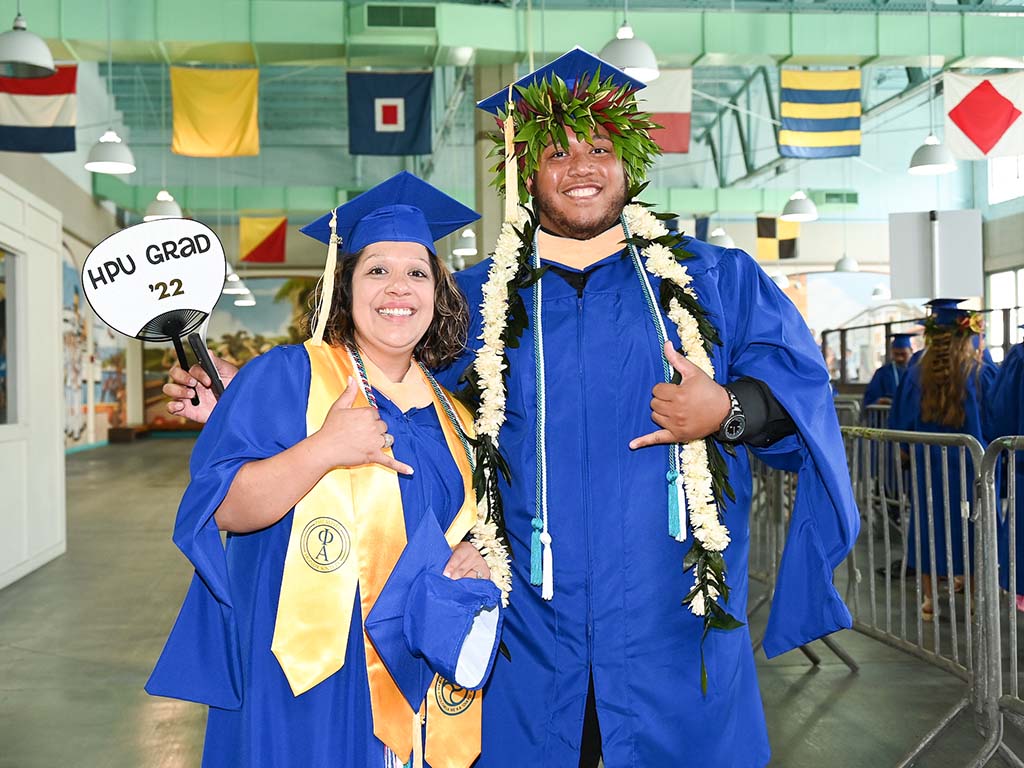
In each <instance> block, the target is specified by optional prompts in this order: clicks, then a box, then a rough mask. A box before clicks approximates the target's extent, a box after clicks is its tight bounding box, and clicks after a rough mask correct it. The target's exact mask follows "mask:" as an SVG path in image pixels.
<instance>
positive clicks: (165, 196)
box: [142, 189, 181, 221]
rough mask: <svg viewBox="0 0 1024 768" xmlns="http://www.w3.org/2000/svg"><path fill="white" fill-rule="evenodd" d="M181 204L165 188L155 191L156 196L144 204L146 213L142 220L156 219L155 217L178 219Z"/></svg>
mask: <svg viewBox="0 0 1024 768" xmlns="http://www.w3.org/2000/svg"><path fill="white" fill-rule="evenodd" d="M180 218H181V206H180V205H178V203H177V202H175V200H174V197H173V196H172V195H171V193H170V192H168V191H167V190H166V189H161V190H160V191H159V192H157V193H156V198H154V200H153V202H151V203H150V204H149V205H148V206H146V215H145V216H143V217H142V220H143V221H156V220H157V219H180Z"/></svg>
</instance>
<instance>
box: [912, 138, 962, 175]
mask: <svg viewBox="0 0 1024 768" xmlns="http://www.w3.org/2000/svg"><path fill="white" fill-rule="evenodd" d="M955 170H956V158H954V157H953V153H952V152H950V151H949V148H948V147H947V146H946V145H944V144H943V143H942V142H941V141H939V140H938V139H937V138H936V137H935V135H934V134H931V133H929V134H928V138H927V139H925V140H924V144H922V145H921V146H920V147H918V148H917V149H916V150H914V155H913V157H911V158H910V168H908V169H907V172H908V173H911V174H913V175H914V176H939V175H940V174H943V173H952V172H953V171H955Z"/></svg>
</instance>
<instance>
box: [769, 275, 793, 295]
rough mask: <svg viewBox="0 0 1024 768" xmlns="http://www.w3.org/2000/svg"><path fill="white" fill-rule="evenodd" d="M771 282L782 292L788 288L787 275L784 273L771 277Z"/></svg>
mask: <svg viewBox="0 0 1024 768" xmlns="http://www.w3.org/2000/svg"><path fill="white" fill-rule="evenodd" d="M772 282H773V283H775V284H776V285H777V286H779V288H781V289H782V290H783V291H784V290H786V289H787V288H789V286H790V282H789V275H787V274H786V273H785V272H780V273H779V274H777V275H772Z"/></svg>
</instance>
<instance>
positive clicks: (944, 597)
mask: <svg viewBox="0 0 1024 768" xmlns="http://www.w3.org/2000/svg"><path fill="white" fill-rule="evenodd" d="M842 431H843V438H844V442H845V444H846V450H847V460H848V463H849V467H850V477H851V480H852V482H853V488H854V494H855V498H856V502H857V505H858V507H859V509H860V514H861V518H862V527H861V533H860V536H859V538H858V541H857V543H856V545H855V547H854V549H853V551H852V552H851V553H850V556H849V557H848V559H847V562H846V566H847V567H846V569H840V571H839V572H838V573H837V587H838V588H839V589H840V591H841V592H844V594H845V598H846V602H847V605H848V606H849V608H850V611H851V613H852V615H853V619H854V630H855V631H857V632H859V633H861V634H863V635H866V636H868V637H871V638H873V639H875V640H877V641H879V642H882V643H885V644H887V645H889V646H891V647H893V648H896V649H898V650H900V651H902V652H905V653H907V654H910V655H912V656H914V657H916V658H919V659H921V660H923V661H925V662H928V663H930V664H932V665H934V666H936V667H938V668H940V669H943V670H945V671H947V672H949V673H950V674H951V675H953V676H954V677H955V678H956V679H959V680H960V681H961V684H962V695H961V697H960V700H959V701H958V702H957V703H956V705H955V706H954V707H953V708H952V709H951V710H950V711H949V712H947V713H946V714H945V715H944V716H943V717H942V718H941V719H940V720H939V721H938V722H937V723H936V724H935V726H934V727H933V728H932V729H931V730H930V731H929V732H928V733H927V734H925V735H924V736H923V738H922V739H921V740H920V742H919V743H918V744H917V745H916V746H915V747H914V749H912V750H911V751H910V752H909V753H908V754H907V755H906V756H905V757H904V758H903V759H902V760H901V761H900V762H899V763H897V765H898V766H899V767H900V768H904V767H905V766H910V765H913V764H914V763H915V761H916V760H917V759H918V757H919V756H920V755H921V754H922V753H923V752H924V751H925V750H926V749H927V748H928V747H930V746H931V745H932V744H933V743H934V742H935V740H936V739H937V738H938V737H939V736H940V735H941V734H942V732H943V731H944V730H945V729H946V728H947V727H948V726H949V725H950V724H952V723H953V722H954V721H955V720H956V719H957V718H958V717H959V716H961V715H962V714H963V713H965V712H967V711H968V710H971V709H973V712H974V719H975V724H976V726H977V728H978V730H979V732H980V733H981V734H982V735H983V736H985V740H984V744H983V745H982V746H981V747H980V749H979V750H978V752H976V753H975V757H974V758H973V759H972V761H971V762H969V763H968V765H970V766H972V768H975V767H976V768H980V767H981V766H984V765H986V764H987V762H988V761H989V759H990V758H991V757H992V755H993V754H995V752H996V751H997V750H999V751H1000V752H1001V753H1003V756H1004V757H1007V758H1008V759H1011V763H1012V764H1013V765H1016V766H1021V768H1024V763H1021V762H1020V761H1019V760H1017V759H1016V756H1015V755H1013V754H1012V752H1009V749H1008V748H1007V747H1005V745H1003V743H1002V725H1003V715H1002V712H1008V713H1013V714H1014V716H1015V717H1016V716H1018V715H1019V716H1021V720H1022V722H1024V700H1021V699H1020V698H1019V691H1018V688H1017V687H1016V672H1017V663H1016V660H1015V659H1014V661H1012V662H1011V661H1008V662H1007V664H1008V665H1010V667H1011V670H1012V675H1011V676H1010V678H1012V680H1013V685H1012V686H1003V687H1002V688H1001V687H1000V663H999V661H998V660H999V659H1000V638H999V632H998V615H997V613H998V607H997V605H996V604H997V601H998V589H999V586H998V583H997V581H998V572H997V559H998V557H997V550H998V547H997V538H996V522H995V503H994V501H993V500H992V498H990V497H994V493H995V491H994V488H995V483H994V480H990V478H989V477H988V475H986V476H985V479H984V482H983V473H984V472H985V470H986V469H990V468H989V467H988V464H987V462H989V457H988V455H987V454H985V452H984V451H983V449H982V447H981V445H980V443H978V441H977V440H975V439H974V438H973V437H971V436H969V435H956V434H935V433H919V432H901V431H894V430H883V429H870V428H867V427H843V429H842ZM1019 440H1020V441H1021V442H1020V444H1015V447H1021V448H1024V438H1019ZM992 461H994V460H992ZM752 464H753V470H754V471H753V476H754V495H753V502H752V505H751V527H750V531H751V550H750V551H751V565H750V571H751V578H752V579H754V580H757V581H760V582H763V583H764V584H765V585H766V586H767V588H768V593H769V595H770V592H771V589H772V587H773V586H774V579H775V570H776V569H777V565H778V559H779V557H780V556H781V551H782V545H783V542H784V537H785V531H786V526H787V523H788V515H789V511H790V510H791V509H792V499H793V494H794V493H795V490H796V488H795V482H794V480H793V479H792V476H791V475H789V474H788V473H782V472H777V471H775V470H771V469H769V468H767V467H766V466H765V465H763V464H761V463H760V462H758V461H756V460H754V461H753V462H752ZM989 474H990V475H992V474H994V470H992V469H990V471H989ZM1007 487H1008V489H1009V490H1010V492H1012V491H1015V489H1016V486H1015V485H1012V486H1010V485H1009V484H1008V486H1007ZM1009 519H1012V516H1009ZM1010 551H1013V549H1012V548H1011V550H1010ZM1011 568H1015V565H1013V564H1012V561H1011ZM844 570H845V572H843V571H844ZM1015 573H1016V571H1015V570H1014V572H1013V575H1014V576H1015ZM975 582H977V583H975ZM1011 592H1012V590H1011ZM1009 600H1010V603H1011V607H1012V608H1013V609H1014V612H1013V614H1012V615H1013V616H1014V620H1016V618H1015V605H1013V597H1012V596H1011V597H1010V598H1009ZM769 601H770V597H768V598H763V599H761V600H758V601H757V602H755V603H754V604H753V605H752V606H751V609H750V612H749V614H750V615H753V614H754V613H756V612H757V611H758V610H760V609H761V607H762V606H763V605H764V604H766V603H767V602H769ZM940 619H941V621H940ZM1011 626H1014V627H1015V624H1012V625H1011ZM986 627H988V628H991V631H989V630H988V629H986ZM1013 632H1014V635H1013V641H1014V642H1013V644H1012V645H1011V646H1010V647H1013V648H1014V649H1015V648H1016V645H1015V642H1016V634H1015V632H1016V630H1015V629H1014V630H1013ZM758 645H759V643H755V648H756V647H757V646H758ZM829 647H831V648H832V649H833V650H834V651H836V653H837V654H839V655H840V657H841V658H843V660H844V661H846V662H847V663H848V664H850V666H851V669H855V668H856V665H855V664H854V663H853V661H852V659H849V657H848V656H846V655H845V654H844V653H843V651H842V649H840V648H838V647H835V643H834V641H832V644H831V645H830V646H829ZM1014 653H1016V651H1014ZM805 654H806V655H808V658H811V660H812V662H815V663H816V659H815V657H814V656H813V652H812V653H810V654H807V653H806V650H805ZM993 660H994V661H993ZM1000 692H1002V693H1003V695H1002V697H1001V698H1000ZM1007 753H1008V754H1007Z"/></svg>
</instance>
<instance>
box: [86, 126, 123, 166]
mask: <svg viewBox="0 0 1024 768" xmlns="http://www.w3.org/2000/svg"><path fill="white" fill-rule="evenodd" d="M85 170H87V171H92V172H93V173H110V174H114V175H120V174H125V173H134V172H135V157H134V156H133V155H132V151H131V150H130V149H128V145H127V144H125V143H124V142H123V141H122V140H121V137H120V136H118V135H117V131H115V130H114V129H113V128H108V129H107V131H106V132H105V133H104V134H103V135H102V136H100V139H99V141H97V142H96V143H95V144H93V145H92V149H90V150H89V159H88V160H86V161H85Z"/></svg>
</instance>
